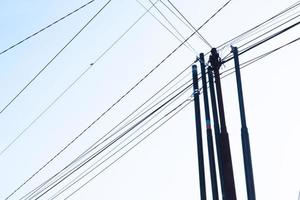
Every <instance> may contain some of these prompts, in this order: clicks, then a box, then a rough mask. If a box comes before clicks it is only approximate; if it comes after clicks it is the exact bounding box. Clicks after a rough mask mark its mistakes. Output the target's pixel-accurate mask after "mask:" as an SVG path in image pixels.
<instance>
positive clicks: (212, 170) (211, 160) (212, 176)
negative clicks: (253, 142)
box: [199, 53, 219, 200]
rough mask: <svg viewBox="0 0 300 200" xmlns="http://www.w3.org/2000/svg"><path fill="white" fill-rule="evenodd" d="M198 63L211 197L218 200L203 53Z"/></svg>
mask: <svg viewBox="0 0 300 200" xmlns="http://www.w3.org/2000/svg"><path fill="white" fill-rule="evenodd" d="M199 61H200V66H201V76H202V90H203V100H204V111H205V121H206V134H207V146H208V156H209V167H210V179H211V189H212V196H213V200H219V194H218V183H217V176H216V164H215V156H214V144H213V137H212V130H211V121H210V113H209V104H208V93H207V83H206V72H205V60H204V54H203V53H201V54H200V59H199Z"/></svg>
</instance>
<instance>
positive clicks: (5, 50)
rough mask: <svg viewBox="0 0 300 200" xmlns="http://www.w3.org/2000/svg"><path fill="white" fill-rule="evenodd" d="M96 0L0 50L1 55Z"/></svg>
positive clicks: (92, 0)
mask: <svg viewBox="0 0 300 200" xmlns="http://www.w3.org/2000/svg"><path fill="white" fill-rule="evenodd" d="M94 1H95V0H91V1H89V2H87V3H86V4H84V5H82V6H80V7H79V8H77V9H75V10H73V11H72V12H70V13H68V14H66V15H65V16H63V17H61V18H59V19H58V20H56V21H54V22H52V23H51V24H49V25H47V26H45V27H43V28H41V29H40V30H38V31H36V32H34V33H33V34H31V35H29V36H27V37H25V38H24V39H22V40H21V41H19V42H17V43H15V44H13V45H11V46H10V47H8V48H6V49H4V50H2V51H1V52H0V55H1V54H4V53H6V52H7V51H9V50H11V49H13V48H15V47H17V46H18V45H20V44H22V43H23V42H25V41H27V40H29V39H31V38H32V37H34V36H36V35H38V34H39V33H41V32H43V31H45V30H47V29H48V28H50V27H52V26H53V25H55V24H57V23H58V22H60V21H62V20H64V19H66V18H68V17H70V16H71V15H73V14H75V13H77V12H78V11H80V10H81V9H83V8H85V7H87V6H88V5H90V4H91V3H93V2H94Z"/></svg>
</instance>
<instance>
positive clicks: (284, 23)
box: [223, 11, 300, 60]
mask: <svg viewBox="0 0 300 200" xmlns="http://www.w3.org/2000/svg"><path fill="white" fill-rule="evenodd" d="M299 12H300V11H298V12H297V13H294V14H293V15H290V16H288V17H287V18H284V19H282V20H280V21H278V22H282V21H284V20H287V19H288V20H287V21H284V22H282V23H281V24H279V25H277V26H275V27H273V28H272V29H270V30H268V31H266V32H264V33H262V34H260V35H259V36H256V37H255V38H253V39H251V40H249V41H247V42H245V43H243V44H242V45H240V46H239V48H241V47H244V46H246V45H248V44H249V43H251V42H254V41H255V40H257V39H259V38H261V37H263V36H265V35H267V34H268V33H271V32H272V31H274V30H276V29H278V28H280V27H282V26H284V25H286V24H287V23H289V22H291V21H293V20H294V19H296V18H298V17H299V16H300V15H299V14H298V13H299ZM295 14H298V15H296V16H294V15H295ZM290 17H292V18H290ZM289 18H290V19H289ZM278 22H276V23H274V24H272V25H270V26H269V27H267V28H270V27H271V26H273V25H276V24H277V23H278ZM267 28H266V29H267ZM263 30H265V29H263ZM230 54H231V53H228V54H227V55H226V56H225V57H224V58H223V60H226V59H227V58H228V57H229V56H230Z"/></svg>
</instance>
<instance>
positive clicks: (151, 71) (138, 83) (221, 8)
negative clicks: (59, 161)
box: [6, 0, 231, 199]
mask: <svg viewBox="0 0 300 200" xmlns="http://www.w3.org/2000/svg"><path fill="white" fill-rule="evenodd" d="M230 1H231V0H229V1H228V2H226V3H225V4H224V5H223V6H222V7H220V8H219V9H218V10H217V11H216V12H215V13H214V14H213V15H212V16H211V17H209V18H208V19H207V20H206V21H205V22H204V23H203V24H202V25H201V26H200V27H199V28H198V29H197V31H199V30H200V29H201V28H202V27H204V26H205V25H206V24H207V23H208V22H209V21H210V20H211V19H213V18H214V17H215V16H216V15H217V14H218V13H219V12H220V11H221V10H223V9H224V8H225V7H226V6H227V5H228V4H229V2H230ZM109 2H110V1H109ZM195 33H196V31H195V32H193V33H192V34H191V35H190V36H189V37H188V38H186V39H185V40H184V41H183V42H182V43H181V44H180V45H179V46H177V47H176V48H175V49H174V50H173V51H172V52H171V53H169V54H168V55H167V56H166V57H165V58H164V59H163V60H162V61H161V62H160V63H159V64H157V65H156V66H155V67H154V68H153V69H152V70H150V71H149V72H148V73H147V74H146V75H145V76H144V77H143V78H142V79H140V80H139V81H138V82H137V83H136V84H135V85H133V86H132V87H131V88H130V89H129V90H128V91H127V92H126V93H125V94H124V95H122V96H121V97H120V98H119V99H118V100H117V101H116V102H115V103H113V104H112V106H110V107H109V108H108V109H107V110H106V111H105V112H104V113H102V114H101V115H100V116H99V117H98V118H97V119H96V120H94V121H93V122H92V123H91V124H90V125H89V126H88V127H87V128H85V129H84V130H83V131H82V132H81V133H80V134H79V135H78V136H76V137H75V138H74V139H73V140H72V141H71V142H70V143H69V144H68V145H67V146H65V147H64V148H63V149H62V150H60V151H59V152H58V153H57V154H56V155H55V156H54V157H52V158H51V159H50V160H49V161H48V162H47V163H46V164H44V165H43V166H42V167H41V168H40V169H39V170H38V171H37V172H35V173H34V174H33V175H32V176H31V177H30V178H28V179H27V180H26V181H25V182H24V183H22V184H21V185H20V186H19V187H18V188H17V189H16V190H15V191H14V192H13V193H12V194H10V195H9V196H8V197H7V198H6V199H8V198H9V197H10V196H12V195H13V194H14V193H15V192H17V191H18V190H19V189H20V188H21V187H23V186H24V185H25V184H26V183H27V182H28V181H30V180H31V179H32V178H33V177H34V176H36V175H37V174H38V173H39V172H40V171H41V170H43V169H44V168H45V167H46V166H47V165H48V164H49V163H51V162H52V161H53V160H54V159H55V158H56V157H58V156H59V155H60V154H61V153H62V152H63V151H65V150H66V149H67V148H68V147H69V146H70V145H71V144H72V143H74V142H75V141H76V140H77V139H78V138H79V137H80V136H82V135H83V134H84V133H85V132H86V131H87V130H88V129H89V128H91V127H92V126H93V125H94V124H95V123H96V122H97V121H98V120H99V119H100V118H101V117H102V116H103V115H105V114H106V113H107V112H109V111H110V110H111V109H112V108H113V107H114V106H115V105H116V104H118V103H119V102H120V101H121V100H122V99H124V98H125V97H126V96H127V95H128V94H129V93H131V92H132V91H133V90H134V89H135V88H136V87H137V86H138V85H140V84H141V83H142V82H143V81H144V80H145V79H146V78H147V77H148V76H149V75H150V74H152V73H153V72H154V71H155V70H156V69H157V68H159V66H161V65H162V64H163V63H164V62H165V61H166V60H167V59H168V58H169V57H171V55H173V54H174V53H175V52H176V51H177V50H178V49H179V48H180V47H181V46H182V45H183V44H184V43H185V42H186V41H188V40H189V39H190V38H191V37H192V36H193V35H195ZM101 57H102V55H101V56H100V57H98V58H97V59H96V61H95V62H97V61H98V60H99V59H100V58H101ZM91 65H94V63H92V64H91Z"/></svg>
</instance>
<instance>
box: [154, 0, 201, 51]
mask: <svg viewBox="0 0 300 200" xmlns="http://www.w3.org/2000/svg"><path fill="white" fill-rule="evenodd" d="M149 2H150V3H151V4H152V5H153V2H152V1H151V0H149ZM153 6H154V8H155V9H156V10H157V11H158V13H159V14H160V15H161V16H162V17H163V18H164V19H165V20H166V21H167V22H168V24H169V25H170V26H171V27H172V28H173V29H174V30H175V31H176V33H177V34H178V35H179V36H180V37H181V38H182V39H183V40H184V39H185V38H184V36H183V35H182V34H181V33H180V32H179V30H178V29H177V28H176V27H175V26H174V25H173V24H172V22H171V21H170V20H169V19H168V18H167V17H166V16H165V15H164V14H163V13H162V12H161V11H160V10H159V8H158V7H157V6H155V5H153ZM181 42H182V41H181ZM185 45H188V46H189V48H191V49H192V50H193V51H194V52H195V54H196V55H198V53H197V51H196V50H195V49H194V48H193V47H192V45H191V44H190V43H189V42H186V44H185Z"/></svg>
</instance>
